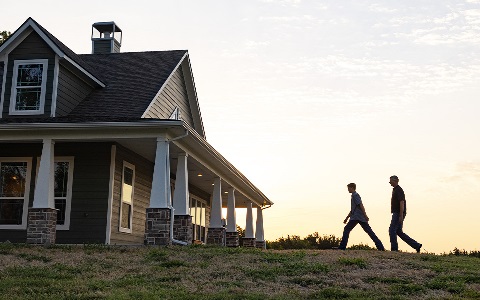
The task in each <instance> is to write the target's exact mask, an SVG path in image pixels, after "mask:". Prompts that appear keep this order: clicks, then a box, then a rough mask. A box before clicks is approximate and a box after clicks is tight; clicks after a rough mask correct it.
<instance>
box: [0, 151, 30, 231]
mask: <svg viewBox="0 0 480 300" xmlns="http://www.w3.org/2000/svg"><path fill="white" fill-rule="evenodd" d="M30 164H31V160H30V159H19V158H2V159H0V228H1V229H25V228H26V227H27V210H28V194H29V187H30Z"/></svg>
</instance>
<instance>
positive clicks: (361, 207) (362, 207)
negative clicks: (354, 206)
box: [359, 203, 369, 222]
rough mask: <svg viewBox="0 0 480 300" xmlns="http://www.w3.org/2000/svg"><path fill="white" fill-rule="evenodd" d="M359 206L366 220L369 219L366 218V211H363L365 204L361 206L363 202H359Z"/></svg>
mask: <svg viewBox="0 0 480 300" xmlns="http://www.w3.org/2000/svg"><path fill="white" fill-rule="evenodd" d="M359 206H360V210H361V211H362V213H363V216H364V217H365V220H367V222H368V220H369V219H368V216H367V212H365V206H363V203H360V205H359Z"/></svg>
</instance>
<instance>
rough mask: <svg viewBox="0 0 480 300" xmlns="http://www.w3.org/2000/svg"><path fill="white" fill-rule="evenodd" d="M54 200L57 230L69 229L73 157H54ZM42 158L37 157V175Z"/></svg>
mask: <svg viewBox="0 0 480 300" xmlns="http://www.w3.org/2000/svg"><path fill="white" fill-rule="evenodd" d="M54 162H55V163H54V167H53V169H54V201H55V209H57V230H69V228H70V212H71V207H72V184H73V157H55V159H54ZM39 167H40V158H37V175H38V169H39Z"/></svg>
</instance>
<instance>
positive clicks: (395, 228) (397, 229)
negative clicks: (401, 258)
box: [388, 213, 421, 251]
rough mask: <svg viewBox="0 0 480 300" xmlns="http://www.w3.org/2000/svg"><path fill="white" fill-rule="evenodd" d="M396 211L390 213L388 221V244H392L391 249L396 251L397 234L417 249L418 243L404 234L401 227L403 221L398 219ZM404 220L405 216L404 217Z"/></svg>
mask: <svg viewBox="0 0 480 300" xmlns="http://www.w3.org/2000/svg"><path fill="white" fill-rule="evenodd" d="M398 216H399V214H398V213H392V222H391V223H390V228H388V234H389V235H390V244H391V245H392V251H398V243H397V235H398V236H399V237H400V238H401V239H402V240H403V241H404V242H405V243H407V244H408V245H409V246H410V247H412V248H413V249H415V250H416V249H418V248H420V247H421V245H420V243H418V242H417V241H415V240H414V239H412V238H411V237H409V236H408V235H406V234H405V233H404V232H403V230H402V228H403V222H402V223H400V222H399V221H398ZM404 220H405V218H404Z"/></svg>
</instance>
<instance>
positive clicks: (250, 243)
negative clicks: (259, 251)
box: [243, 238, 255, 248]
mask: <svg viewBox="0 0 480 300" xmlns="http://www.w3.org/2000/svg"><path fill="white" fill-rule="evenodd" d="M243 247H247V248H255V238H243Z"/></svg>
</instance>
